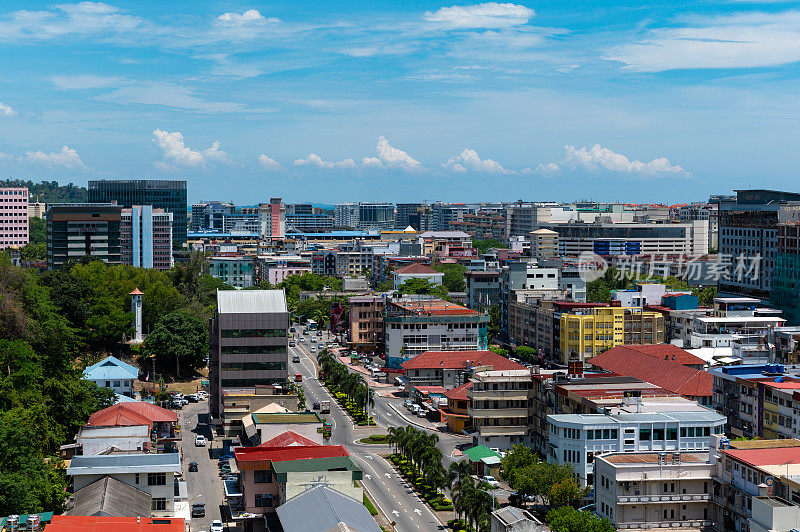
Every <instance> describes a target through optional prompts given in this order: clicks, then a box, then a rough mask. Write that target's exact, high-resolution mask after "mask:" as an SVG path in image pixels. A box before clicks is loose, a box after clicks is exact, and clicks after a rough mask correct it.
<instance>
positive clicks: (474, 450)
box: [464, 445, 501, 462]
mask: <svg viewBox="0 0 800 532" xmlns="http://www.w3.org/2000/svg"><path fill="white" fill-rule="evenodd" d="M464 456H466V457H467V458H469V461H470V462H480V461H481V460H483V459H484V458H496V459H497V460H500V458H501V456H500V455H499V454H497V453H496V452H494V451H493V450H491V449H489V448H488V447H486V446H485V445H476V446H475V447H470V448H469V449H467V450H466V451H464Z"/></svg>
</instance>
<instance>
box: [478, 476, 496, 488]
mask: <svg viewBox="0 0 800 532" xmlns="http://www.w3.org/2000/svg"><path fill="white" fill-rule="evenodd" d="M478 480H479V481H480V482H485V483H487V484H489V485H490V486H491V487H493V488H499V487H500V483H499V482H497V479H496V478H494V477H493V476H492V475H484V476H482V477H478Z"/></svg>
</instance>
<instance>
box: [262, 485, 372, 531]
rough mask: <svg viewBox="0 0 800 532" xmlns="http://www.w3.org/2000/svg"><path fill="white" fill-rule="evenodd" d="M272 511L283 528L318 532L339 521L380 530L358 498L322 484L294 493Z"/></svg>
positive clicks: (361, 529) (365, 529)
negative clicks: (276, 514) (352, 497)
mask: <svg viewBox="0 0 800 532" xmlns="http://www.w3.org/2000/svg"><path fill="white" fill-rule="evenodd" d="M276 511H277V512H278V517H279V518H280V520H281V525H282V526H283V530H284V532H320V531H321V530H329V529H331V528H334V527H335V526H337V525H339V524H340V523H344V524H346V525H348V526H350V527H352V528H354V529H356V530H359V531H361V532H381V529H380V527H378V524H377V523H376V522H375V520H374V519H373V518H372V516H371V515H370V514H369V511H367V508H366V507H365V506H364V504H363V503H362V501H356V500H355V499H351V498H350V497H348V496H347V495H342V494H341V493H339V492H338V491H334V490H332V489H330V488H328V487H325V486H317V487H315V488H312V489H310V490H308V491H306V492H303V493H301V494H299V495H295V496H294V497H292V498H291V499H289V500H288V501H286V502H285V503H283V504H282V505H280V506H278V508H277V510H276ZM309 516H313V519H309Z"/></svg>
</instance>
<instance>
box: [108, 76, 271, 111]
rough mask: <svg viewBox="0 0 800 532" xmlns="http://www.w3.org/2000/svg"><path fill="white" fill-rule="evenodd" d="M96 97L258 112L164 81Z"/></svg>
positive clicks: (124, 88)
mask: <svg viewBox="0 0 800 532" xmlns="http://www.w3.org/2000/svg"><path fill="white" fill-rule="evenodd" d="M97 99H98V100H103V101H111V102H120V103H137V104H143V105H164V106H167V107H175V108H179V109H190V110H193V111H198V112H201V113H230V112H242V111H248V112H258V110H256V109H247V108H245V107H244V106H243V105H242V104H239V103H234V102H209V101H205V100H202V99H200V98H198V97H197V96H195V95H194V93H193V91H192V90H190V89H187V88H185V87H179V86H176V85H169V84H165V83H141V84H135V85H128V86H124V87H120V88H118V89H115V90H113V91H111V92H110V93H108V94H104V95H102V96H98V98H97Z"/></svg>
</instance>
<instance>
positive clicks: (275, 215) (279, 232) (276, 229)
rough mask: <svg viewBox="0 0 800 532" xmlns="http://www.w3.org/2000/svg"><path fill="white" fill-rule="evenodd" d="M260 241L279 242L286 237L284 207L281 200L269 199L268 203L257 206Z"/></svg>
mask: <svg viewBox="0 0 800 532" xmlns="http://www.w3.org/2000/svg"><path fill="white" fill-rule="evenodd" d="M258 219H259V223H260V224H261V229H260V231H259V236H260V237H261V239H262V240H279V239H281V238H283V237H284V236H285V235H286V205H284V204H283V201H282V200H281V198H270V199H269V203H261V204H260V205H259V206H258Z"/></svg>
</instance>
